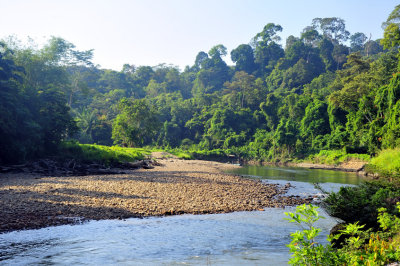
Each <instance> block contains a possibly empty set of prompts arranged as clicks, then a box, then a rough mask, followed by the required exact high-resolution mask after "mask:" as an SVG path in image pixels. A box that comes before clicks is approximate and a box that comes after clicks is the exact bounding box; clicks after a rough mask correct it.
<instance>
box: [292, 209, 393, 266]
mask: <svg viewBox="0 0 400 266" xmlns="http://www.w3.org/2000/svg"><path fill="white" fill-rule="evenodd" d="M397 209H398V211H400V203H398V204H397ZM285 214H286V215H287V216H290V217H291V219H288V220H289V221H291V222H295V223H297V224H299V225H302V224H305V225H306V226H307V228H306V229H304V230H303V231H296V232H295V233H292V234H291V237H292V241H291V243H290V244H289V245H288V247H289V248H290V251H291V252H292V258H291V259H290V261H289V264H294V265H388V264H389V263H391V262H396V261H399V259H400V249H399V246H400V238H399V229H400V218H399V216H398V215H392V214H389V213H388V212H387V210H386V209H385V208H380V209H379V214H378V218H377V221H378V223H379V225H380V228H381V230H379V231H376V232H372V231H371V230H367V231H362V230H361V229H363V228H364V226H363V225H359V224H358V223H357V222H356V223H352V224H347V225H346V227H345V229H343V230H341V232H340V234H337V235H335V236H333V237H328V241H332V240H334V239H338V238H339V237H340V236H341V235H345V236H347V238H346V240H345V243H344V245H343V247H342V248H340V249H334V248H333V247H332V245H331V243H328V244H326V245H321V244H319V243H317V242H316V241H315V237H316V236H318V234H319V232H320V229H319V228H315V227H314V226H313V224H314V223H315V222H316V221H318V219H319V218H320V217H319V214H318V211H317V207H315V206H312V205H301V206H298V207H297V208H296V213H285Z"/></svg>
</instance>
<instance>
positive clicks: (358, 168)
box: [243, 160, 367, 176]
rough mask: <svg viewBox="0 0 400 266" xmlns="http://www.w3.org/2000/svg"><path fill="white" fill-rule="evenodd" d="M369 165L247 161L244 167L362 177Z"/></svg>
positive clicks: (360, 162) (350, 161)
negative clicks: (281, 167)
mask: <svg viewBox="0 0 400 266" xmlns="http://www.w3.org/2000/svg"><path fill="white" fill-rule="evenodd" d="M366 164H367V162H365V161H358V160H349V161H346V162H343V163H340V164H338V165H331V164H318V163H312V162H259V161H245V162H244V163H243V165H275V166H288V167H300V168H307V169H324V170H334V171H342V172H354V173H357V174H358V175H360V176H366V175H367V173H366V172H365V171H364V166H365V165H366Z"/></svg>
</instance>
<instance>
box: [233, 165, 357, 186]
mask: <svg viewBox="0 0 400 266" xmlns="http://www.w3.org/2000/svg"><path fill="white" fill-rule="evenodd" d="M230 172H232V173H236V174H240V175H245V176H251V177H255V178H260V179H264V178H265V179H272V180H287V181H298V182H309V183H338V184H351V185H358V184H360V182H361V180H362V179H361V177H359V176H358V175H357V174H355V173H346V172H340V171H332V170H322V169H305V168H294V167H285V168H283V167H270V166H253V165H250V166H244V167H241V168H238V169H233V170H231V171H230Z"/></svg>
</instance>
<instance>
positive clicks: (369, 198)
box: [324, 181, 400, 228]
mask: <svg viewBox="0 0 400 266" xmlns="http://www.w3.org/2000/svg"><path fill="white" fill-rule="evenodd" d="M399 197H400V189H399V188H398V187H396V186H395V185H393V184H391V183H385V182H377V181H374V182H366V183H363V184H361V185H360V186H357V187H341V188H340V190H339V191H338V192H336V193H335V192H333V193H330V194H329V196H328V197H327V198H326V199H325V200H324V204H325V205H326V207H327V211H328V212H329V214H330V215H332V216H334V217H338V218H340V219H342V220H344V221H345V222H346V223H354V222H356V221H360V222H361V223H363V224H366V226H367V228H378V223H377V220H376V219H377V216H378V210H379V208H382V207H385V208H387V209H388V210H389V212H390V213H394V211H395V204H396V202H397V201H399V200H400V198H399Z"/></svg>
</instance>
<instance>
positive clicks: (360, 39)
mask: <svg viewBox="0 0 400 266" xmlns="http://www.w3.org/2000/svg"><path fill="white" fill-rule="evenodd" d="M366 41H367V36H365V34H364V33H361V32H356V33H354V34H353V35H351V36H350V48H351V51H352V52H358V51H362V50H364V44H365V42H366Z"/></svg>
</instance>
